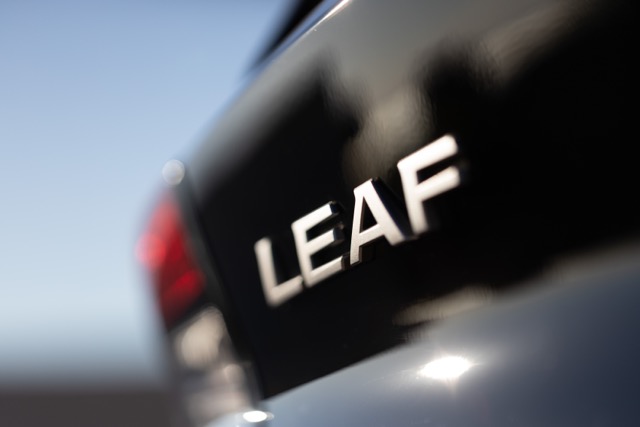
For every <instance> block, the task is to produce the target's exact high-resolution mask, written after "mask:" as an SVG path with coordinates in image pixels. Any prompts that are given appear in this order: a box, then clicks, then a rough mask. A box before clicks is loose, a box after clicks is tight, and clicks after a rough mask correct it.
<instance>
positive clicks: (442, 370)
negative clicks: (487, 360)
mask: <svg viewBox="0 0 640 427" xmlns="http://www.w3.org/2000/svg"><path fill="white" fill-rule="evenodd" d="M471 366H473V365H472V364H471V362H470V361H469V360H467V359H465V358H464V357H458V356H447V357H443V358H441V359H436V360H434V361H433V362H429V363H427V364H426V365H425V366H424V368H422V369H420V371H419V373H420V375H424V376H425V377H427V378H431V379H434V380H442V381H447V380H455V379H457V378H458V377H459V376H460V375H462V374H464V373H465V372H467V371H468V370H469V368H471Z"/></svg>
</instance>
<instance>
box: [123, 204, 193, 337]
mask: <svg viewBox="0 0 640 427" xmlns="http://www.w3.org/2000/svg"><path fill="white" fill-rule="evenodd" d="M136 256H137V257H138V260H139V261H140V262H141V263H142V264H143V265H144V266H146V267H147V269H148V270H149V273H150V274H151V279H152V282H153V284H154V287H155V291H156V295H157V298H158V304H159V306H160V311H161V313H162V317H163V319H164V322H165V325H166V326H167V327H171V326H173V325H174V324H175V323H176V322H177V321H178V320H179V319H180V316H181V315H183V314H185V312H186V311H188V310H189V309H190V308H192V306H193V305H194V303H195V302H196V301H197V300H198V299H199V298H200V297H201V296H202V294H203V291H204V276H203V274H202V272H201V271H200V270H199V269H198V267H197V265H196V262H195V259H194V257H193V253H192V251H191V250H190V248H189V246H188V245H187V241H186V233H185V228H184V225H183V222H182V218H181V215H180V212H179V210H178V206H177V204H176V201H175V199H174V197H173V196H172V195H171V194H170V193H167V194H165V195H164V196H163V197H162V199H161V200H160V203H159V204H158V206H157V207H156V209H155V211H154V212H153V215H152V216H151V223H150V224H149V227H148V229H147V231H146V233H144V234H143V236H142V237H141V238H140V240H139V242H138V245H137V247H136Z"/></svg>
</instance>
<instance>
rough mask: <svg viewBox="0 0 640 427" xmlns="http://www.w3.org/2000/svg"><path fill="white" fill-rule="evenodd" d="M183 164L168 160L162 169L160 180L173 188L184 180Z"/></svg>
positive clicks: (178, 161)
mask: <svg viewBox="0 0 640 427" xmlns="http://www.w3.org/2000/svg"><path fill="white" fill-rule="evenodd" d="M184 172H185V169H184V164H183V163H182V162H181V161H180V160H175V159H173V160H169V161H168V162H167V163H165V164H164V167H163V168H162V178H163V179H164V181H165V182H166V183H167V184H168V185H169V186H171V187H174V186H176V185H178V184H180V183H181V182H182V180H183V179H184Z"/></svg>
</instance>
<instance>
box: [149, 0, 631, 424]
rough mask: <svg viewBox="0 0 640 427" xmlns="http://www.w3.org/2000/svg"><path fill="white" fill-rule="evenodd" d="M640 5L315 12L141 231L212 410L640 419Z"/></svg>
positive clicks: (522, 420) (197, 410) (197, 416)
mask: <svg viewBox="0 0 640 427" xmlns="http://www.w3.org/2000/svg"><path fill="white" fill-rule="evenodd" d="M634 21H635V19H634V15H633V13H632V5H631V2H623V1H615V2H604V1H593V2H585V1H577V0H574V1H545V0H519V1H507V0H484V1H479V2H471V1H462V0H461V1H400V2H384V1H364V0H351V1H349V0H343V1H340V2H336V1H329V2H323V3H321V4H320V5H319V6H318V7H317V8H316V9H314V11H313V12H311V13H310V15H308V16H307V18H306V19H305V20H303V21H302V22H300V23H298V25H297V26H292V27H293V28H294V29H293V30H292V31H291V32H290V33H289V35H288V36H283V37H281V39H282V41H281V42H280V43H278V44H277V45H275V46H273V48H272V49H271V50H270V51H269V52H268V53H267V54H266V55H265V57H264V58H263V59H262V61H261V62H260V63H259V64H257V65H256V66H255V68H254V70H253V71H252V73H253V77H252V79H251V81H250V83H249V84H248V85H247V87H246V88H245V89H244V90H243V92H242V93H241V95H240V96H239V97H238V98H237V99H236V100H235V102H234V103H233V104H232V105H231V106H230V107H229V108H228V110H227V111H226V112H225V113H224V114H223V115H222V117H220V118H219V119H218V120H217V122H216V125H215V126H214V127H213V128H212V130H211V131H210V132H209V133H208V134H207V135H206V136H205V137H204V138H203V140H202V141H201V143H200V145H199V147H198V148H197V150H196V152H195V155H193V156H192V157H191V158H190V159H186V160H185V161H184V165H185V167H184V169H181V166H180V165H182V163H176V164H175V165H174V169H175V168H177V171H178V172H177V175H178V179H175V180H171V184H172V186H171V188H170V190H169V191H168V194H167V195H166V198H165V199H164V201H163V202H161V203H160V205H159V206H160V207H159V209H158V211H157V212H156V215H155V216H154V218H153V220H152V225H151V227H150V232H149V233H148V234H147V235H146V236H145V239H143V241H144V242H145V243H144V244H143V246H142V249H141V253H143V258H144V259H145V260H146V262H147V263H148V264H149V265H150V266H151V271H152V277H153V280H154V281H155V283H156V284H157V286H158V295H159V301H160V303H161V307H162V310H163V313H164V317H165V320H166V323H167V328H168V330H169V331H170V335H169V336H170V337H171V340H172V342H173V344H174V348H175V349H176V355H177V356H176V357H177V360H178V363H179V364H181V366H182V369H183V371H182V372H183V374H182V375H183V380H185V381H186V383H187V384H189V386H188V387H187V388H185V392H184V393H185V396H187V405H188V411H189V412H190V414H191V417H192V420H193V421H194V422H195V423H196V424H199V425H206V424H208V423H210V422H212V420H214V419H218V421H215V422H214V424H215V425H221V426H222V425H235V423H238V422H244V423H252V422H266V423H268V424H269V425H273V426H289V425H291V426H293V425H306V426H314V425H345V426H359V425H362V426H372V425H389V426H391V425H434V426H435V425H438V426H444V425H447V426H451V425H478V426H481V425H492V426H495V425H527V426H528V425H545V426H549V425H598V426H600V425H602V426H604V425H632V424H635V423H637V418H638V417H637V415H636V411H635V409H634V407H635V406H634V405H635V394H636V392H635V391H634V389H635V387H636V384H637V379H638V375H639V372H640V371H639V370H638V369H637V366H636V360H637V358H638V356H640V349H639V348H638V346H637V345H636V341H637V340H636V336H635V335H636V325H637V324H638V320H640V312H639V311H638V310H637V309H636V303H635V301H636V300H637V298H638V296H639V294H640V288H638V286H637V282H638V279H639V278H640V270H638V255H639V253H640V252H639V250H640V248H639V247H638V246H637V243H638V241H637V231H638V228H639V226H640V215H639V214H640V212H639V210H640V207H639V206H638V204H637V203H636V200H635V197H634V196H635V192H636V191H637V186H638V183H639V182H640V181H639V178H640V177H639V176H638V168H637V166H636V163H637V162H636V159H635V156H634V145H635V144H634V141H633V139H634V138H635V137H634V136H633V135H634V133H633V131H634V129H635V125H634V120H633V112H634V109H633V108H632V107H631V105H633V104H632V100H633V99H634V97H633V95H632V87H633V83H634V81H635V72H634V69H633V65H632V64H633V58H632V55H631V53H632V50H631V49H632V46H633V40H635V36H636V33H637V30H636V29H635V28H634V26H635V22H634ZM166 218H170V219H168V220H167V219H166ZM166 224H169V225H168V226H167V225H166ZM167 230H169V231H167ZM167 236H170V237H167ZM158 241H161V242H165V243H166V242H169V243H166V245H165V246H166V247H165V246H162V245H163V244H165V243H160V244H159V243H157V242H158ZM171 242H173V243H171ZM158 247H162V248H164V249H163V250H161V251H159V252H160V255H158ZM167 248H168V249H167ZM172 248H173V249H172ZM176 248H177V249H176ZM174 249H175V250H174ZM169 253H174V254H177V255H176V256H175V257H174V258H173V259H174V260H175V259H177V260H178V261H173V264H171V262H169V261H167V259H168V258H169V257H168V255H166V254H169ZM144 254H146V255H144ZM149 254H152V255H149ZM165 255H166V256H165ZM150 260H151V261H150ZM193 331H195V332H193ZM185 349H187V350H185ZM221 402H226V403H225V404H222V403H221ZM225 405H226V406H225ZM213 408H215V409H213ZM243 414H244V418H243ZM221 415H225V416H224V417H222V418H217V417H219V416H221Z"/></svg>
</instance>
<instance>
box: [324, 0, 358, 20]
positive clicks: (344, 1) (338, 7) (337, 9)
mask: <svg viewBox="0 0 640 427" xmlns="http://www.w3.org/2000/svg"><path fill="white" fill-rule="evenodd" d="M350 1H351V0H342V1H341V2H340V3H338V4H337V5H335V6H334V8H333V9H331V10H330V11H329V13H327V14H326V15H325V16H324V18H322V20H320V22H323V21H326V20H327V19H329V18H331V17H332V16H333V15H335V14H336V13H338V12H340V10H341V9H342V8H344V7H345V6H346V5H347V3H349V2H350ZM320 22H319V23H320Z"/></svg>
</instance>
